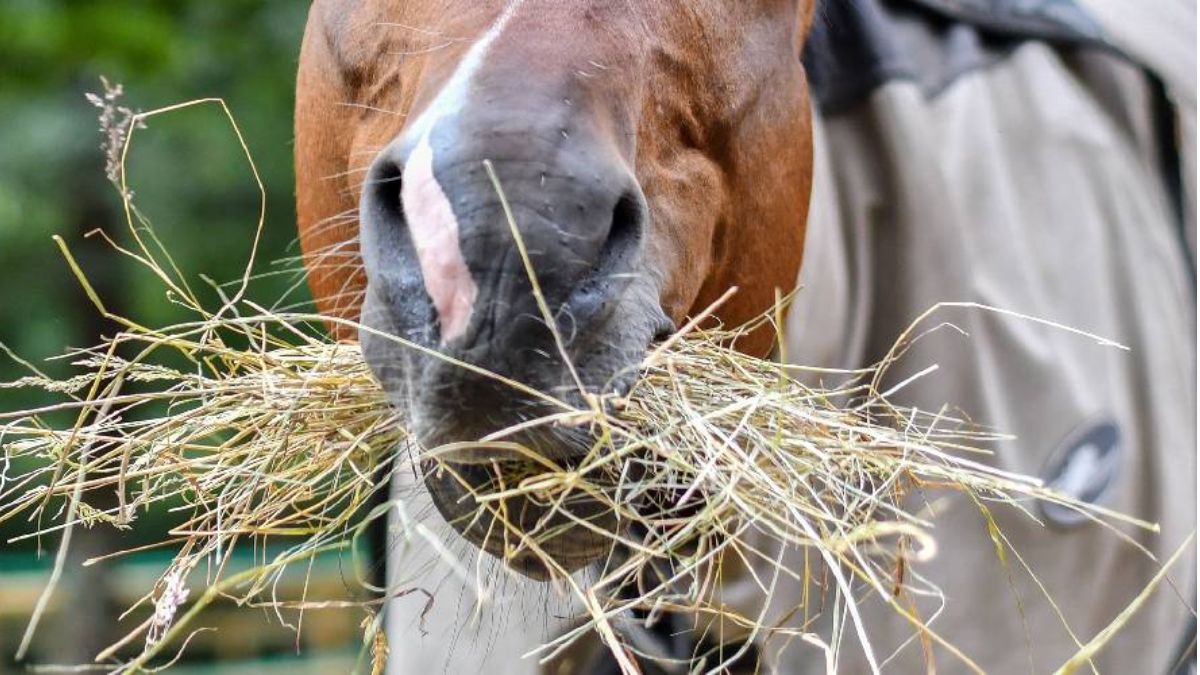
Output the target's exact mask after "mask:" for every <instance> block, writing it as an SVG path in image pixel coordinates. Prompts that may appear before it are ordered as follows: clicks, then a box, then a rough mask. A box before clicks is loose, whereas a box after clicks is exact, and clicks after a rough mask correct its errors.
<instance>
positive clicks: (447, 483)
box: [421, 459, 617, 581]
mask: <svg viewBox="0 0 1200 675" xmlns="http://www.w3.org/2000/svg"><path fill="white" fill-rule="evenodd" d="M421 468H422V471H423V473H424V474H425V487H426V489H427V490H428V491H429V495H430V497H431V499H432V501H433V504H434V506H435V507H436V508H437V509H438V511H439V512H440V513H441V514H442V517H443V518H445V520H446V522H447V523H449V524H450V526H451V527H453V528H454V529H455V531H457V532H458V533H459V534H460V535H462V536H463V537H464V538H465V539H467V541H469V542H471V543H472V544H474V545H475V546H477V547H479V548H480V549H482V550H483V551H486V552H487V553H489V554H491V555H493V556H495V557H496V558H498V559H500V560H501V561H503V562H504V564H506V565H507V566H508V567H509V568H511V569H513V570H515V571H517V572H519V573H521V574H523V575H524V576H527V577H529V578H531V579H535V580H537V581H549V580H552V579H556V578H561V577H563V576H565V575H569V574H571V573H573V572H576V571H578V570H580V569H582V568H584V567H586V566H587V565H589V564H591V563H593V562H595V561H596V560H599V559H601V558H603V557H604V556H605V555H607V553H608V552H609V550H610V549H611V547H612V544H613V538H614V536H615V532H616V528H617V519H616V515H615V513H614V511H613V508H612V506H611V505H610V504H606V503H605V502H604V501H602V500H601V499H598V498H596V497H594V496H592V495H590V494H588V493H586V492H584V491H582V490H578V489H574V490H571V489H567V490H565V491H562V490H560V491H557V492H554V493H540V492H538V491H536V490H534V491H521V486H522V482H523V480H524V479H525V478H534V477H536V476H539V475H542V474H545V472H546V467H544V466H542V465H540V464H537V463H534V462H530V461H525V460H513V459H503V460H501V459H496V460H493V461H491V462H479V461H474V462H472V463H461V462H453V461H448V460H442V459H426V460H423V461H422V466H421ZM514 491H516V492H517V493H516V494H514Z"/></svg>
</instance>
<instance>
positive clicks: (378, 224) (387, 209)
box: [362, 159, 404, 238]
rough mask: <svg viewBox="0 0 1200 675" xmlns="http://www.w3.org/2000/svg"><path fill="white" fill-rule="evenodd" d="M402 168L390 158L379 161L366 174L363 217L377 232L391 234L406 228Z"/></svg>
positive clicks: (383, 235)
mask: <svg viewBox="0 0 1200 675" xmlns="http://www.w3.org/2000/svg"><path fill="white" fill-rule="evenodd" d="M403 175H404V173H403V168H402V167H401V166H400V165H398V164H396V163H395V162H394V161H392V160H391V159H385V160H383V161H378V162H377V163H376V164H375V166H374V167H372V169H371V172H370V174H369V175H368V177H367V188H366V190H364V193H363V197H364V199H363V204H362V206H363V207H365V208H364V209H363V217H364V218H365V219H367V220H369V222H370V224H371V225H372V226H373V228H375V229H379V230H381V231H379V232H377V233H376V236H378V237H382V238H390V237H391V236H394V235H396V234H399V233H402V232H403V230H404V204H403V202H402V200H401V192H402V190H403V182H402V181H403Z"/></svg>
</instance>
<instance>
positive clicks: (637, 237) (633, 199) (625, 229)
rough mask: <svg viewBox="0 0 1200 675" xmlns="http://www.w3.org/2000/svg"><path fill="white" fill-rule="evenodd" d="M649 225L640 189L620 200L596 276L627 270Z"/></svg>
mask: <svg viewBox="0 0 1200 675" xmlns="http://www.w3.org/2000/svg"><path fill="white" fill-rule="evenodd" d="M645 224H646V203H645V198H644V197H642V195H641V192H640V191H638V190H636V189H635V190H628V191H626V192H625V194H623V195H621V198H620V199H618V200H617V203H616V205H615V206H614V207H613V211H612V222H611V223H610V224H609V229H608V237H607V238H606V239H605V241H604V245H603V246H602V247H601V249H600V255H599V257H598V258H597V259H596V264H595V266H594V267H593V274H594V275H595V276H597V277H604V276H608V275H611V274H615V273H617V272H618V271H619V270H620V269H622V268H625V267H628V263H629V260H630V258H631V257H632V256H633V254H634V253H635V252H636V251H637V248H638V245H639V244H640V243H641V241H642V234H643V232H644V230H645Z"/></svg>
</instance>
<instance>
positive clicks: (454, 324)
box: [400, 0, 525, 343]
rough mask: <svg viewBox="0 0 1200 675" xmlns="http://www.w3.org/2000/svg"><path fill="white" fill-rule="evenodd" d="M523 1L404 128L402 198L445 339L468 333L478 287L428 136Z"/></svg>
mask: <svg viewBox="0 0 1200 675" xmlns="http://www.w3.org/2000/svg"><path fill="white" fill-rule="evenodd" d="M524 3H525V0H511V2H509V4H508V5H507V6H506V7H505V8H504V12H503V13H502V14H501V15H500V17H499V18H498V19H497V20H496V22H495V23H494V24H492V26H491V28H489V29H488V31H487V33H485V34H484V36H483V37H482V38H480V40H479V41H478V42H476V43H475V44H474V45H472V46H471V49H470V50H469V51H468V52H467V53H466V55H465V56H464V57H463V60H462V61H461V62H460V63H459V64H458V67H457V68H456V69H455V71H454V74H453V75H452V76H451V77H450V79H449V80H448V81H447V82H446V85H445V86H444V87H442V90H441V91H440V92H438V95H437V96H436V97H435V98H434V99H433V101H432V102H431V103H430V104H429V106H428V107H427V108H426V109H425V110H424V111H423V112H422V113H421V115H420V117H418V118H417V119H416V120H415V121H414V122H413V124H412V126H411V127H410V128H409V129H408V131H406V132H405V135H406V136H408V137H410V138H411V137H414V136H415V137H417V138H418V139H419V140H418V141H417V144H416V146H415V147H414V148H413V151H412V154H410V155H409V157H408V161H407V162H406V163H405V165H404V173H403V177H402V185H403V186H402V187H401V190H400V199H401V203H402V204H403V206H404V214H405V218H406V219H407V220H408V229H409V234H410V236H411V237H412V240H413V247H414V248H415V249H416V251H417V261H418V262H419V263H420V265H421V276H422V278H423V279H424V282H425V291H426V292H427V293H429V297H430V298H431V299H432V300H433V306H434V309H436V310H437V313H438V319H439V320H440V322H441V333H442V342H443V343H445V342H448V341H450V340H453V339H455V338H458V337H461V336H462V335H463V333H465V332H466V330H467V327H468V326H469V325H470V323H471V312H472V309H473V308H474V306H475V298H476V297H477V296H478V295H479V289H478V287H476V285H475V280H474V279H473V278H471V272H470V270H469V269H468V268H467V263H466V260H465V259H464V258H463V253H462V249H461V248H460V247H459V243H458V235H459V227H458V219H457V218H456V217H455V216H454V208H453V206H452V205H451V204H450V200H449V198H447V197H446V193H445V192H444V191H443V190H442V186H441V184H439V183H438V181H437V177H436V176H435V175H434V173H433V167H434V157H433V147H432V146H431V145H430V144H429V134H430V132H431V131H432V130H433V127H434V125H435V124H437V122H438V121H439V120H441V119H442V118H444V117H447V116H450V115H454V114H456V113H458V112H459V111H460V110H462V108H463V106H464V105H465V103H466V99H467V88H468V86H469V85H470V83H471V80H472V79H473V78H474V76H475V71H476V70H478V69H479V65H480V64H481V63H482V62H483V58H484V56H485V55H486V53H487V50H488V48H489V47H491V45H492V43H493V42H495V41H496V38H497V37H499V36H500V34H501V33H503V32H504V29H505V28H506V27H507V26H508V23H509V21H510V20H511V19H512V17H513V15H515V14H516V13H517V10H518V9H519V8H520V7H521V5H523V4H524Z"/></svg>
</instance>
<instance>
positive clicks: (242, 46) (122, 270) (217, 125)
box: [0, 0, 307, 409]
mask: <svg viewBox="0 0 1200 675" xmlns="http://www.w3.org/2000/svg"><path fill="white" fill-rule="evenodd" d="M306 12H307V3H305V2H299V1H297V0H277V1H275V2H271V1H264V0H254V1H252V0H220V1H208V0H206V1H204V2H186V1H184V0H157V1H152V0H87V1H86V2H83V1H80V0H5V2H3V3H0V111H2V112H3V118H2V123H0V148H2V150H0V288H2V289H3V290H2V291H0V342H3V343H5V344H7V345H9V346H10V347H12V348H13V349H14V350H15V351H16V352H17V353H19V354H21V355H23V356H25V357H27V358H30V359H31V360H34V361H38V360H40V359H43V358H45V357H47V356H50V355H53V354H57V353H59V352H60V351H61V350H62V349H63V347H65V346H67V345H75V346H79V345H83V344H89V343H91V342H93V341H95V339H96V337H97V333H98V332H99V331H102V330H108V329H109V328H110V327H109V326H106V325H105V324H104V323H103V322H101V321H99V320H98V319H97V318H96V317H95V313H94V312H93V311H92V310H91V308H90V306H89V305H88V304H87V303H86V300H85V299H84V298H83V295H82V294H81V293H80V292H79V290H78V288H77V287H76V284H75V282H74V280H73V278H72V277H71V275H70V273H69V272H68V271H67V268H66V266H65V265H64V264H63V263H62V261H61V259H60V257H59V255H58V252H57V250H56V249H55V247H54V245H53V244H52V243H51V241H50V236H51V235H52V234H61V235H63V236H64V237H65V238H66V239H67V241H68V242H69V243H70V244H71V245H72V248H73V250H76V252H77V253H78V255H79V256H80V258H81V262H82V263H83V264H84V266H85V267H86V268H87V271H88V273H89V275H92V276H93V277H94V280H95V282H96V284H97V286H98V287H99V288H100V289H101V291H102V292H103V293H104V294H105V299H106V301H108V302H110V303H111V304H112V306H114V307H116V308H119V309H120V310H121V311H122V312H123V313H127V314H131V315H133V316H135V317H138V318H140V319H143V320H145V321H147V322H155V321H166V320H170V318H171V317H172V314H171V309H170V307H169V305H168V303H166V302H165V299H164V297H163V294H162V292H161V289H160V288H158V287H156V286H154V285H151V284H147V283H145V278H144V277H143V276H141V274H140V272H138V271H137V270H135V269H134V268H133V266H132V265H130V264H129V263H128V262H127V261H122V260H120V259H118V258H116V257H114V256H113V255H111V253H110V252H108V251H106V250H105V248H104V247H103V246H102V245H100V244H98V243H97V242H95V241H94V240H85V239H84V238H83V234H84V233H86V232H88V231H90V230H93V229H95V228H102V229H104V230H105V231H107V232H109V233H111V234H113V235H114V236H123V228H124V223H123V216H122V213H121V208H120V200H119V198H118V196H117V194H116V193H115V191H114V190H113V189H112V188H111V186H109V185H108V183H107V181H106V179H105V175H104V168H103V167H104V159H103V157H102V154H101V152H100V150H99V148H98V145H99V143H100V140H101V139H100V134H99V133H98V132H97V129H96V112H97V111H96V109H95V108H93V107H92V106H91V105H90V104H89V103H88V102H87V101H86V100H85V99H84V93H85V92H89V91H99V90H100V89H101V86H100V83H99V77H100V76H101V75H104V76H107V77H108V78H109V80H111V81H112V82H119V83H122V84H124V86H125V89H126V96H125V98H124V103H125V104H126V105H128V106H130V107H133V108H136V109H142V110H149V109H153V108H157V107H160V106H164V105H169V104H172V103H177V102H182V101H185V100H190V99H195V98H201V97H209V96H216V97H221V98H224V99H226V101H227V102H228V103H229V106H230V107H231V109H232V110H233V112H234V114H235V116H236V117H237V120H238V123H239V124H240V125H241V127H242V129H243V131H244V133H245V135H246V138H247V140H248V142H249V145H250V149H251V151H252V153H253V154H254V158H255V161H256V162H257V163H258V168H259V170H260V172H261V174H262V177H263V180H264V183H265V184H266V187H267V192H268V211H267V213H268V215H267V228H266V240H265V242H264V249H263V254H262V256H261V259H260V260H261V262H262V263H263V264H262V265H260V268H262V269H266V268H268V265H266V263H269V262H270V261H271V260H275V259H279V258H282V257H284V256H290V255H295V250H294V249H295V247H294V243H293V242H294V238H295V226H294V207H293V203H292V195H293V178H292V168H291V134H292V132H291V116H292V100H293V87H294V82H295V65H296V56H297V54H298V51H299V45H300V37H301V35H302V32H303V26H304V17H305V14H306ZM132 155H133V156H132V158H131V163H130V178H131V183H132V185H133V187H134V190H135V192H136V195H137V201H138V204H139V206H140V207H141V208H142V209H143V210H144V211H145V212H146V213H147V214H148V215H149V216H150V217H151V219H152V220H153V221H154V223H155V225H156V227H157V229H158V230H159V232H160V234H161V235H162V237H163V238H164V240H165V241H166V242H167V243H168V246H169V247H170V249H171V251H172V253H173V255H175V256H176V257H177V259H178V262H179V263H180V266H181V267H182V268H183V269H184V270H185V271H187V272H188V273H189V274H190V275H192V278H193V279H195V280H196V281H197V283H201V282H199V280H198V274H200V273H203V274H206V275H208V276H210V277H212V278H214V279H217V280H229V279H233V278H235V277H237V276H238V275H239V274H240V272H241V268H242V265H243V264H244V260H245V254H246V252H248V250H249V243H250V237H251V235H252V233H253V228H254V225H255V222H256V218H257V213H258V198H259V197H258V192H257V188H256V187H255V184H254V182H253V180H252V179H251V177H250V173H249V171H248V168H247V165H246V162H245V159H244V158H243V156H242V151H241V149H240V148H239V147H238V145H237V142H236V139H235V137H234V135H233V133H232V131H231V130H230V128H229V125H228V123H227V122H226V121H225V119H224V117H223V115H222V114H221V113H220V111H219V109H217V108H216V107H206V108H200V109H193V110H191V111H188V112H184V113H180V114H178V115H173V116H170V117H165V118H162V117H160V118H156V119H155V120H154V121H153V122H152V124H151V127H150V128H149V129H147V130H144V131H139V132H138V141H137V143H136V144H135V147H134V151H133V153H132ZM288 283H289V280H285V279H282V278H275V279H273V280H271V281H269V282H265V285H264V286H263V288H260V289H259V296H258V297H262V298H268V299H270V298H274V297H277V296H278V295H279V294H280V293H282V292H283V289H284V288H285V287H286V286H287V285H288ZM53 367H54V366H53V365H51V368H52V369H53ZM19 373H20V370H19V369H18V368H17V367H16V366H15V365H14V364H12V363H11V362H9V361H7V360H6V359H2V358H0V379H3V380H7V379H12V378H13V377H15V376H17V375H18V374H19ZM24 403H26V400H24V399H19V398H15V397H14V396H13V395H12V394H0V408H4V409H12V408H14V407H17V406H20V405H23V404H24Z"/></svg>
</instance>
